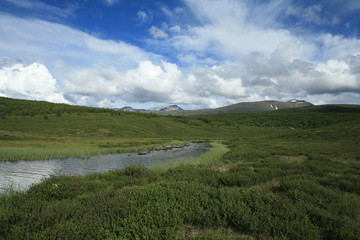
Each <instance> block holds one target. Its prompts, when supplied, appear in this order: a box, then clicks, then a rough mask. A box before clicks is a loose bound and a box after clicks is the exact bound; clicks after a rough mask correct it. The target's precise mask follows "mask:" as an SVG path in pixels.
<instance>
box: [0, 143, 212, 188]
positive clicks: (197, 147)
mask: <svg viewBox="0 0 360 240" xmlns="http://www.w3.org/2000/svg"><path fill="white" fill-rule="evenodd" d="M186 145H188V144H186ZM209 149H210V146H209V144H207V143H191V144H189V145H188V146H186V147H184V148H173V149H171V150H170V149H167V150H163V151H152V152H149V153H147V154H146V155H139V154H138V153H124V154H106V155H101V156H93V157H90V158H85V159H84V158H74V157H71V158H64V159H49V160H37V161H36V160H33V161H17V162H0V193H1V192H4V191H6V189H7V188H8V187H9V186H11V187H12V188H13V189H16V190H26V189H28V188H29V187H30V186H31V185H33V184H36V183H39V182H40V181H43V180H44V179H45V178H49V177H50V176H52V175H85V174H90V173H102V172H107V171H110V170H116V169H124V168H126V167H128V166H132V165H142V166H146V167H151V166H154V165H157V166H159V165H160V166H161V165H167V164H168V163H174V164H175V163H176V162H181V161H183V159H184V158H197V157H198V156H200V155H202V154H204V153H206V152H208V151H209Z"/></svg>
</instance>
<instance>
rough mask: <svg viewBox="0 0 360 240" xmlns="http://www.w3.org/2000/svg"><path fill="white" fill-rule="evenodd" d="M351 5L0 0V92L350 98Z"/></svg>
mask: <svg viewBox="0 0 360 240" xmlns="http://www.w3.org/2000/svg"><path fill="white" fill-rule="evenodd" d="M359 16H360V1H358V0H341V1H340V0H330V1H329V0H327V1H325V0H316V1H310V0H306V1H295V0H293V1H290V0H287V1H285V0H270V1H262V0H177V1H175V0H158V1H149V0H132V1H130V0H77V1H76V0H72V1H67V0H63V1H58V0H2V1H0V36H1V38H0V95H1V96H7V97H15V98H24V99H36V100H47V101H53V102H66V103H70V104H79V105H88V106H99V107H122V106H125V105H131V106H134V107H142V108H159V107H163V106H165V105H169V104H179V105H181V106H182V107H184V108H187V109H191V108H200V107H219V106H224V105H228V104H232V103H237V102H244V101H260V100H270V99H271V100H279V101H286V100H288V99H292V98H299V99H305V100H308V101H311V102H313V103H315V104H325V103H354V104H360V39H359V32H358V31H359V29H358V28H359V26H360V17H359Z"/></svg>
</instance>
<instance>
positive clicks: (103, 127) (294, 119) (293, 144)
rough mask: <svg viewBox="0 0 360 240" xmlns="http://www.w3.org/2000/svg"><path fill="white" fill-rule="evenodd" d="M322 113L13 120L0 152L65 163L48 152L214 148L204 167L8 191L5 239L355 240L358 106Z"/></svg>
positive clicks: (54, 180)
mask: <svg viewBox="0 0 360 240" xmlns="http://www.w3.org/2000/svg"><path fill="white" fill-rule="evenodd" d="M325 109H330V110H329V111H325V110H323V109H321V108H319V107H312V108H310V109H308V110H304V109H303V110H301V111H300V110H299V109H297V110H293V111H279V112H272V113H256V114H255V113H254V114H228V115H213V116H193V117H171V116H169V117H163V116H159V117H152V116H151V117H150V118H148V116H146V115H141V114H125V115H120V116H117V115H114V114H113V115H111V113H108V112H105V113H104V112H100V113H91V112H90V113H81V114H80V115H77V114H67V113H63V114H62V115H61V117H56V116H55V115H54V116H53V115H52V114H51V113H48V119H47V120H45V119H43V118H42V116H34V117H31V116H25V117H24V116H16V115H8V116H7V117H6V119H5V120H4V119H1V120H0V121H1V124H0V136H1V137H0V138H1V142H0V149H2V150H1V151H5V149H6V148H10V147H12V146H13V147H14V148H17V149H22V148H29V149H31V148H32V147H34V146H37V144H41V146H42V147H43V148H44V149H46V151H49V152H50V154H53V155H57V154H58V155H61V154H63V153H53V152H54V151H53V150H55V149H65V148H66V147H70V148H71V147H74V148H73V149H75V150H74V152H73V154H78V153H79V151H82V150H85V149H87V146H89V148H88V149H91V146H92V148H94V153H98V152H100V150H101V151H102V150H103V151H104V152H106V151H113V150H118V149H126V148H128V147H134V148H136V147H140V146H145V147H150V146H152V144H154V145H162V144H164V143H167V142H171V141H185V140H188V139H202V140H206V139H218V140H217V141H214V142H212V143H211V144H212V146H213V148H212V149H211V150H210V151H209V152H208V153H206V154H205V155H202V156H201V157H200V158H198V159H189V160H186V162H183V163H181V164H177V165H166V166H162V167H159V166H157V167H153V168H145V167H142V166H130V167H128V168H126V169H123V170H113V171H109V172H107V173H101V174H100V173H94V174H88V175H85V176H53V177H51V178H49V179H46V180H44V181H43V182H41V183H40V184H36V185H34V186H32V187H31V188H30V189H29V190H27V191H24V192H16V191H13V190H9V191H8V192H7V193H4V194H2V195H0V236H1V237H2V238H3V239H6V240H7V239H214V240H215V239H291V240H292V239H295V240H296V239H330V240H332V239H334V240H335V239H360V185H359V182H360V181H359V178H360V149H359V147H358V143H359V142H360V141H359V136H360V127H359V126H360V115H359V113H358V111H355V110H356V109H357V108H356V107H354V106H352V107H351V111H350V110H347V107H345V108H344V107H342V106H336V107H329V106H327V107H326V108H325ZM354 109H355V110H354ZM60 120H61V121H60ZM51 146H53V148H51ZM76 149H77V150H76ZM24 151H25V150H24ZM59 151H60V150H59ZM11 154H13V153H10V154H9V155H11ZM24 154H25V155H26V154H27V153H24Z"/></svg>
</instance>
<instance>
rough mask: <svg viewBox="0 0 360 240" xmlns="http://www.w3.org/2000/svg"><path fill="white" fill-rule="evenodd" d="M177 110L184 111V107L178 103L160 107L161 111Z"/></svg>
mask: <svg viewBox="0 0 360 240" xmlns="http://www.w3.org/2000/svg"><path fill="white" fill-rule="evenodd" d="M176 110H180V111H183V110H184V109H182V108H181V107H179V106H178V105H170V106H168V107H165V108H162V109H160V111H161V112H169V111H176Z"/></svg>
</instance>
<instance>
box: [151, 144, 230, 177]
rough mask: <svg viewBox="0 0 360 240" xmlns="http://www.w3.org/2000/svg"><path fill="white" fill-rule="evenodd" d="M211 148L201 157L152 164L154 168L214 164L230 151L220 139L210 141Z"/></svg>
mask: <svg viewBox="0 0 360 240" xmlns="http://www.w3.org/2000/svg"><path fill="white" fill-rule="evenodd" d="M209 145H210V147H211V148H210V149H209V150H208V151H207V152H206V153H204V154H201V155H200V156H199V157H196V158H187V159H183V160H179V161H176V162H166V163H161V164H155V165H154V166H152V168H153V169H154V170H167V169H170V168H176V167H178V166H181V165H200V164H201V165H204V166H207V165H210V164H211V165H213V164H216V163H220V162H221V159H222V156H223V155H224V154H225V153H226V152H227V151H229V149H228V148H227V146H226V145H224V144H222V143H221V142H219V141H214V142H211V143H209Z"/></svg>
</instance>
